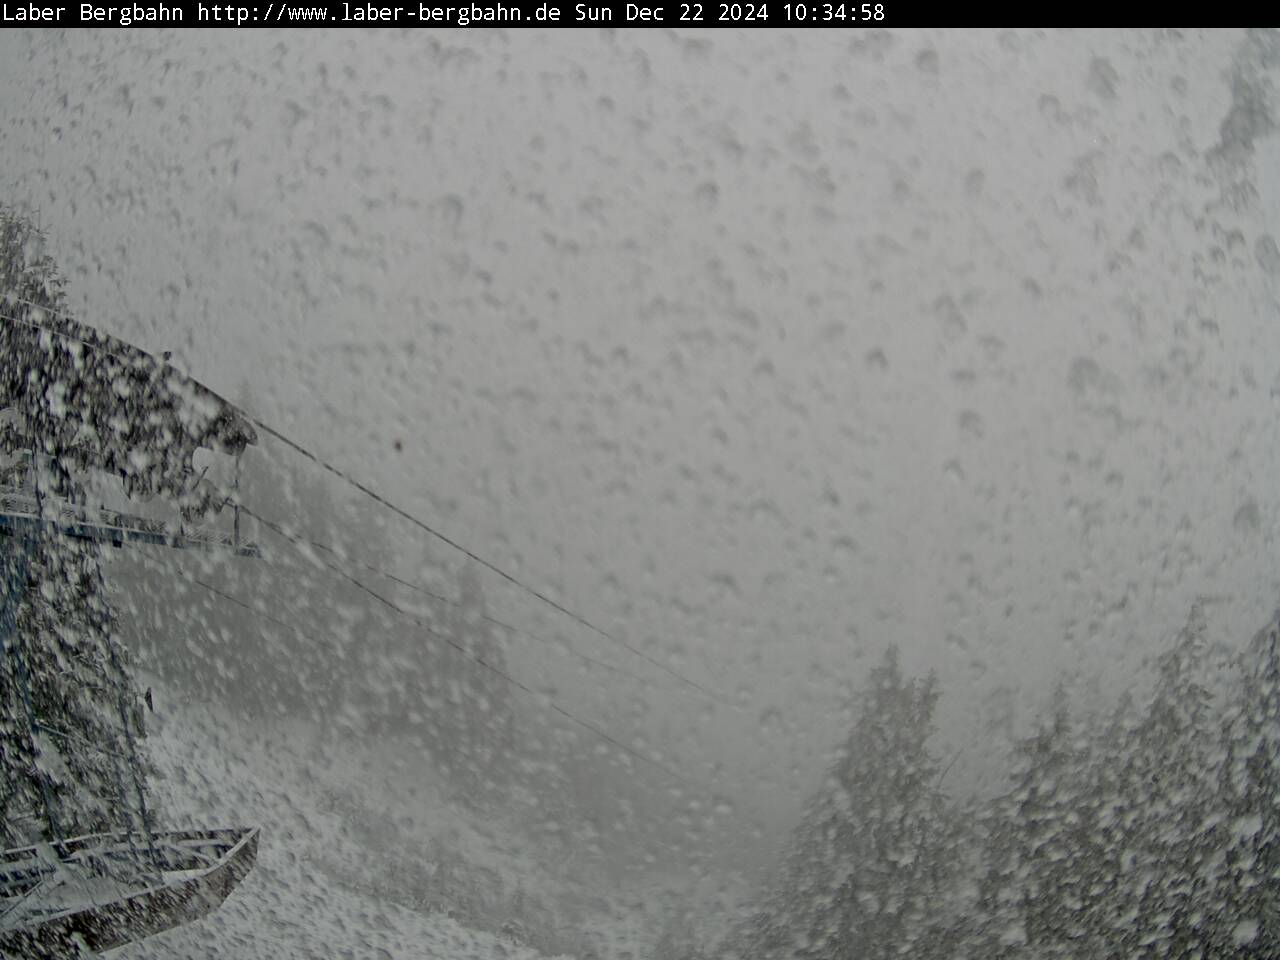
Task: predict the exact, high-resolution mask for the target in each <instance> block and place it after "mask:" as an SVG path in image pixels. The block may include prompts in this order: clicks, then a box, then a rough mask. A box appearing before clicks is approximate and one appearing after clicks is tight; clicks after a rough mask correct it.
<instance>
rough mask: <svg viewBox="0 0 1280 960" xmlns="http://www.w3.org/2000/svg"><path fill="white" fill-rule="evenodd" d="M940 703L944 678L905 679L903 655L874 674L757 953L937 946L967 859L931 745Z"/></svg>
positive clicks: (751, 952) (803, 954) (755, 929)
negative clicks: (960, 851) (959, 868)
mask: <svg viewBox="0 0 1280 960" xmlns="http://www.w3.org/2000/svg"><path fill="white" fill-rule="evenodd" d="M937 699H938V689H937V684H936V681H935V679H934V678H933V677H932V676H930V677H929V678H927V679H924V680H918V679H916V680H908V679H906V678H905V677H904V676H903V674H902V670H901V667H900V665H899V663H898V655H897V651H896V649H893V648H890V649H889V651H888V652H887V653H886V655H885V659H884V661H883V662H882V663H881V664H880V665H879V666H877V667H876V668H875V669H874V670H872V672H871V676H870V690H869V691H868V694H867V698H866V701H865V702H864V703H863V705H862V709H861V712H860V715H859V717H858V720H857V721H856V723H855V725H854V728H853V730H852V732H851V733H850V735H849V738H848V740H847V742H846V743H845V745H844V747H843V749H842V750H841V751H840V754H839V757H838V759H837V760H836V762H835V764H834V765H833V767H832V769H831V771H830V772H829V774H828V776H827V780H826V783H825V784H824V786H823V788H822V789H821V790H820V791H819V793H818V794H817V796H816V797H815V798H814V799H813V800H812V801H811V802H810V804H809V808H808V811H807V812H806V814H805V817H804V819H803V821H802V823H801V825H800V827H799V829H798V830H797V833H796V844H795V850H794V852H793V854H792V855H791V857H790V858H789V859H788V862H787V864H786V867H785V869H784V875H783V877H782V878H781V882H780V883H779V884H778V886H777V892H776V893H775V894H774V895H773V896H772V897H771V898H770V899H769V901H768V902H767V903H766V905H765V908H764V909H763V910H762V911H760V912H759V913H757V914H756V915H755V917H754V918H753V919H752V920H751V922H750V924H749V926H748V930H747V931H746V932H745V939H746V940H747V941H748V942H747V944H746V946H745V948H744V949H743V952H744V953H745V955H747V956H750V957H761V958H764V957H769V958H773V957H777V958H784V957H786V958H791V957H797V958H812V960H854V958H857V960H874V958H877V957H896V956H911V955H913V953H916V952H918V951H922V950H924V949H925V948H926V945H927V944H933V942H934V941H935V940H936V932H937V929H938V927H939V921H940V919H941V917H942V916H944V915H945V913H946V904H947V903H949V902H950V901H949V889H950V881H951V878H952V872H953V863H954V855H955V850H954V847H953V846H952V845H951V842H950V839H951V837H952V836H954V834H953V833H952V830H951V828H952V826H953V825H952V823H951V822H950V818H949V817H948V815H947V811H946V807H945V803H944V798H943V796H942V794H941V792H940V790H939V788H938V774H939V768H938V764H937V761H936V760H935V758H934V757H933V756H932V754H931V753H930V752H929V749H928V746H927V744H928V740H929V737H930V736H931V735H932V733H933V712H934V707H935V705H936V703H937Z"/></svg>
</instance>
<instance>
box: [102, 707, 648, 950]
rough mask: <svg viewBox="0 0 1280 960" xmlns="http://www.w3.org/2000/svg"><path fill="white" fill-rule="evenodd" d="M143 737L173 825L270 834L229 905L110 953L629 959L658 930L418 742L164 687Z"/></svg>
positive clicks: (166, 819)
mask: <svg viewBox="0 0 1280 960" xmlns="http://www.w3.org/2000/svg"><path fill="white" fill-rule="evenodd" d="M148 745H149V748H150V751H151V755H152V758H153V760H154V762H155V764H156V767H157V771H156V776H155V778H154V781H153V783H154V793H155V797H156V802H157V804H158V806H159V810H160V817H161V819H162V821H163V824H164V825H165V826H167V827H174V828H181V827H186V826H215V825H216V826H237V825H258V826H260V827H262V840H261V846H260V851H259V856H258V862H257V865H256V866H255V867H254V869H253V870H252V871H251V872H250V873H249V875H248V877H247V878H246V879H245V880H244V881H243V883H242V884H241V885H240V886H239V887H238V888H237V889H236V890H235V891H234V892H233V893H232V894H231V896H230V897H229V898H228V900H227V901H226V903H224V904H223V905H222V907H221V908H219V909H218V910H217V911H215V912H214V913H213V914H211V915H210V916H208V917H206V918H204V919H202V920H201V921H198V922H196V923H193V924H190V925H188V926H186V927H183V928H179V929H176V930H172V931H169V932H167V933H164V934H160V935H158V936H155V937H152V938H149V939H147V940H145V941H142V942H140V943H137V944H132V945H129V946H126V947H122V948H120V949H119V950H117V951H114V952H113V953H112V954H111V956H112V957H113V958H114V960H134V958H151V957H156V958H185V957H201V958H213V957H218V958H221V957H234V958H236V960H258V958H261V960H283V958H292V957H308V958H309V957H316V958H322V957H323V958H326V960H330V958H345V957H351V958H360V957H377V958H401V957H404V958H417V957H431V958H442V960H454V958H468V957H485V958H494V957H498V958H507V957H510V958H534V957H545V956H553V955H557V954H569V953H571V954H572V955H574V956H580V957H601V958H606V957H612V958H619V960H621V958H626V957H634V956H639V955H642V954H643V953H646V952H647V949H644V947H647V945H648V944H651V943H652V942H653V940H654V938H655V937H656V932H655V931H653V930H651V929H648V927H649V926H650V925H651V921H652V919H653V918H652V917H650V918H649V919H648V920H646V917H645V913H646V912H645V911H644V910H643V909H636V904H635V903H634V902H633V903H630V904H628V903H623V902H620V901H619V900H618V899H616V898H611V897H609V896H607V895H602V894H601V893H600V890H601V889H602V887H601V885H600V884H599V883H596V882H593V880H594V877H593V873H592V870H591V868H590V865H589V864H587V863H583V864H581V865H579V864H572V863H566V862H565V861H566V860H570V859H571V858H572V856H573V853H572V850H564V851H562V852H561V854H560V856H559V857H557V858H555V860H554V861H553V860H552V859H551V856H550V851H548V850H546V849H540V844H539V842H537V841H533V840H529V839H527V838H526V837H525V836H522V834H523V833H524V831H522V830H521V829H520V826H519V824H518V823H513V822H511V820H510V816H511V815H510V814H509V813H505V812H504V811H503V810H502V809H501V808H497V809H494V810H492V811H490V810H485V811H484V812H482V813H478V812H476V811H474V810H471V809H468V808H466V807H465V806H463V805H461V804H458V803H456V802H451V801H450V799H449V798H448V797H447V795H446V794H445V792H444V791H442V790H440V789H438V788H437V786H436V785H434V784H433V777H432V771H431V769H430V767H429V764H428V763H427V762H426V761H425V760H424V759H423V758H422V757H421V756H420V754H418V753H417V752H416V751H415V750H413V749H412V747H411V745H408V744H396V743H389V744H388V743H379V744H369V743H365V742H361V743H347V744H342V743H335V742H329V743H321V742H320V741H319V740H318V739H317V738H316V735H315V733H314V732H313V730H312V729H311V728H310V727H308V725H306V724H305V723H302V722H299V721H286V722H282V723H280V724H278V725H272V726H270V727H264V726H263V725H262V724H261V723H260V722H256V721H255V722H250V721H247V720H245V719H243V718H236V717H234V716H232V715H231V714H230V713H228V712H227V711H225V710H223V709H222V708H212V707H209V706H205V705H199V704H190V703H178V702H175V701H174V700H173V699H170V698H168V697H165V696H161V697H160V698H159V703H158V704H157V713H156V714H154V715H152V716H151V718H150V730H149V736H148ZM541 846H545V844H542V845H541ZM555 871H558V873H557V872H555ZM566 877H569V878H571V879H568V880H566ZM531 944H532V945H536V947H539V948H541V949H535V946H531ZM637 945H642V947H640V948H638V947H637Z"/></svg>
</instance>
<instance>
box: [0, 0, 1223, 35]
mask: <svg viewBox="0 0 1280 960" xmlns="http://www.w3.org/2000/svg"><path fill="white" fill-rule="evenodd" d="M1168 10H1169V8H1168V7H1156V6H1155V5H1154V4H1145V3H1139V4H1132V5H1127V6H1125V7H1123V8H1120V7H1111V8H1104V7H1096V6H1077V7H1072V8H1068V7H1061V6H1056V5H1048V4H1046V5H1041V6H1040V7H1038V8H1036V9H1035V10H1028V9H1025V8H1018V9H1017V10H1016V12H1015V10H1014V8H1011V7H1009V8H1002V7H1001V6H1000V5H998V4H997V5H987V6H981V5H979V6H971V5H969V6H963V5H959V4H948V3H940V2H938V0H883V2H874V3H861V2H858V3H852V2H850V3H828V2H813V0H786V2H781V0H761V2H754V0H734V2H722V0H698V2H683V0H681V2H668V0H650V2H626V0H595V2H581V3H580V2H575V0H504V2H498V0H479V2H469V3H457V2H443V0H427V2H413V3H406V2H404V0H400V2H381V3H379V2H373V3H369V2H360V3H357V2H348V0H340V2H336V3H335V2H329V3H324V2H316V0H288V2H280V0H238V2H235V3H214V2H201V0H194V2H193V0H176V2H142V3H136V2H135V3H100V2H99V3H67V2H62V3H12V2H3V3H0V26H4V27H18V26H62V27H74V26H86V27H87V26H96V27H113V28H117V29H119V28H136V27H151V26H166V27H171V26H184V27H240V28H243V27H275V28H280V27H340V26H345V27H375V26H376V27H400V28H404V27H417V26H422V27H435V28H458V27H463V28H474V27H503V28H511V27H567V26H594V27H612V28H618V27H635V28H644V27H668V28H669V27H702V28H706V27H821V28H825V29H831V30H840V29H844V30H869V29H876V28H880V27H888V26H951V25H966V26H977V25H989V26H990V25H998V21H999V19H1000V14H1001V13H1007V14H1008V15H1009V19H1011V20H1013V19H1016V20H1017V21H1018V22H1019V23H1020V24H1022V25H1026V26H1053V25H1059V24H1061V23H1062V22H1063V21H1064V20H1066V21H1067V22H1070V21H1071V20H1072V19H1074V20H1078V21H1081V22H1082V23H1090V24H1096V23H1105V24H1107V25H1118V24H1119V23H1121V22H1123V23H1129V22H1132V21H1136V20H1145V21H1148V22H1159V20H1160V19H1161V17H1160V15H1161V14H1165V15H1166V16H1167V14H1168ZM1235 10H1236V8H1233V7H1231V6H1225V7H1223V6H1220V7H1217V8H1215V13H1217V14H1218V17H1217V18H1215V19H1220V20H1226V19H1228V18H1230V15H1231V14H1232V13H1233V12H1235ZM1071 15H1074V16H1071Z"/></svg>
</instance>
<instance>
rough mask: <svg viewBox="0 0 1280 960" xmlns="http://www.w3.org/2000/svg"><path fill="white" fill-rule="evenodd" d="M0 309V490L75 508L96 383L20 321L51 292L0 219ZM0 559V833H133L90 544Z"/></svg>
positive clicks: (132, 771)
mask: <svg viewBox="0 0 1280 960" xmlns="http://www.w3.org/2000/svg"><path fill="white" fill-rule="evenodd" d="M0 303H2V304H3V305H4V308H5V311H6V314H7V315H10V316H12V317H14V318H15V319H12V320H8V319H7V320H6V321H4V323H3V325H0V331H2V332H0V340H2V341H3V343H2V344H0V346H3V350H0V357H2V358H3V359H2V360H0V407H3V408H4V409H5V410H6V411H8V414H9V420H8V422H7V423H6V424H5V427H4V430H3V436H2V438H0V445H2V446H3V447H4V453H5V454H6V455H7V456H9V457H11V458H12V457H14V456H15V455H17V456H18V459H17V460H16V461H15V462H14V463H12V464H11V465H10V469H9V470H8V471H7V478H6V479H7V480H8V481H9V483H10V485H11V489H12V488H13V486H14V485H16V484H17V483H20V482H21V483H25V488H24V489H23V491H22V492H23V493H26V494H30V495H31V496H32V497H34V499H35V501H36V503H37V504H43V503H44V501H45V498H46V497H47V496H48V495H49V494H50V493H56V494H57V495H59V496H61V497H64V498H67V499H69V500H71V501H73V502H83V500H84V490H83V487H82V486H81V484H80V482H79V480H78V474H79V473H81V472H82V471H83V469H84V468H85V465H86V462H88V461H87V459H86V458H88V457H90V454H93V455H94V456H97V455H98V454H100V453H101V450H100V449H99V450H97V451H93V450H91V447H92V446H93V445H92V444H89V443H88V442H87V441H85V440H83V439H82V433H83V431H84V430H85V428H86V427H87V426H89V425H90V424H92V423H96V422H97V421H98V419H100V417H101V415H102V410H101V406H103V405H102V404H98V403H97V401H98V400H99V399H100V398H101V396H102V388H103V384H102V383H101V382H92V377H90V376H87V375H86V374H85V370H86V369H87V368H90V367H93V366H94V364H93V362H92V361H90V360H87V359H86V358H85V355H84V353H83V352H82V351H81V350H79V349H78V348H77V347H75V346H69V345H68V344H67V343H65V342H64V343H61V344H60V346H59V347H57V348H55V347H53V346H52V340H51V339H42V337H41V335H40V333H39V332H38V331H34V330H33V329H32V328H31V327H30V326H29V325H27V324H24V323H22V322H19V321H20V320H24V319H26V320H32V321H34V320H38V319H40V318H45V317H47V318H51V319H52V320H54V321H57V320H58V318H59V317H60V311H62V310H63V308H64V303H63V295H62V283H61V280H60V279H59V277H58V275H57V272H56V270H55V269H54V265H53V262H52V260H51V259H50V258H49V257H47V256H46V255H44V253H43V238H42V237H41V236H40V234H39V232H38V231H37V230H35V229H34V227H33V226H32V225H31V224H30V222H29V221H27V220H25V219H24V218H22V217H18V216H16V215H14V214H13V213H12V212H10V211H8V210H4V209H0ZM106 406H109V407H112V408H113V409H115V408H117V407H118V404H115V405H113V404H106ZM157 476H159V474H157ZM40 509H43V508H42V507H41V508H40ZM0 551H2V552H3V560H4V571H3V580H4V582H3V588H4V596H3V603H4V618H3V623H0V635H2V637H0V639H3V662H2V663H0V767H2V768H3V774H4V776H3V780H2V781H0V833H2V834H3V837H4V839H5V841H6V842H18V841H21V840H24V839H31V838H32V837H35V836H39V837H43V838H54V837H58V836H62V837H66V836H71V835H75V834H80V833H90V832H95V831H100V830H105V829H108V828H113V827H121V826H128V827H135V828H136V827H141V826H142V818H143V817H144V815H145V814H144V811H145V809H146V800H145V792H146V787H145V779H146V773H147V770H148V766H147V764H146V762H145V758H143V757H141V756H139V749H140V747H139V743H138V740H139V736H140V733H141V729H140V726H141V725H140V724H139V723H138V722H137V717H138V716H139V715H140V710H139V708H138V703H139V698H138V697H137V696H136V693H135V690H134V687H133V683H132V680H131V676H130V673H129V669H128V665H127V661H126V657H125V653H124V651H123V650H122V649H121V647H120V645H119V644H118V643H117V642H116V640H115V638H114V637H113V635H112V628H111V616H110V611H109V609H108V605H107V596H106V589H105V586H104V584H103V580H102V572H101V567H100V560H99V555H98V549H97V547H96V546H94V545H92V544H89V543H85V542H82V541H77V540H72V539H69V538H67V537H65V536H59V535H57V534H55V533H53V532H52V531H50V530H48V529H44V528H40V527H37V528H34V529H31V528H29V529H27V530H13V531H9V532H7V533H6V534H5V535H4V536H2V537H0Z"/></svg>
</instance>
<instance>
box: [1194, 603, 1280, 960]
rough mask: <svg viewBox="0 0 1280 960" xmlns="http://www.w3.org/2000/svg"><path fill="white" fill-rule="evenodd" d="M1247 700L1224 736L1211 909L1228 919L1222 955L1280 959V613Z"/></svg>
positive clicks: (1253, 656) (1216, 942) (1262, 646)
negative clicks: (1219, 852) (1216, 868)
mask: <svg viewBox="0 0 1280 960" xmlns="http://www.w3.org/2000/svg"><path fill="white" fill-rule="evenodd" d="M1244 667H1245V677H1244V697H1243V699H1242V703H1241V707H1240V709H1239V711H1238V712H1237V713H1236V715H1235V716H1234V717H1233V718H1232V722H1231V723H1230V724H1229V725H1228V726H1227V727H1226V729H1225V731H1224V740H1225V742H1226V763H1225V777H1224V780H1225V791H1224V792H1225V794H1226V797H1225V803H1224V805H1223V808H1222V810H1221V824H1220V826H1219V831H1220V835H1221V837H1222V856H1221V860H1220V861H1219V864H1218V866H1219V880H1218V883H1217V884H1216V888H1215V890H1214V891H1213V895H1212V896H1211V897H1210V898H1208V901H1207V902H1206V904H1205V905H1204V909H1205V910H1206V912H1207V911H1212V912H1213V913H1214V914H1216V915H1217V916H1219V917H1221V918H1223V919H1224V920H1225V923H1220V924H1219V926H1218V929H1216V930H1215V931H1214V936H1213V937H1212V941H1211V946H1212V948H1213V951H1214V953H1215V954H1216V955H1218V956H1237V957H1242V958H1254V957H1257V958H1262V957H1276V956H1280V612H1277V614H1276V615H1275V616H1274V617H1272V619H1271V622H1270V623H1269V624H1267V626H1266V627H1265V628H1264V629H1263V630H1262V631H1260V632H1259V633H1258V635H1257V636H1256V637H1255V638H1254V640H1253V643H1252V644H1251V645H1250V647H1249V650H1248V651H1247V654H1246V660H1245V664H1244Z"/></svg>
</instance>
